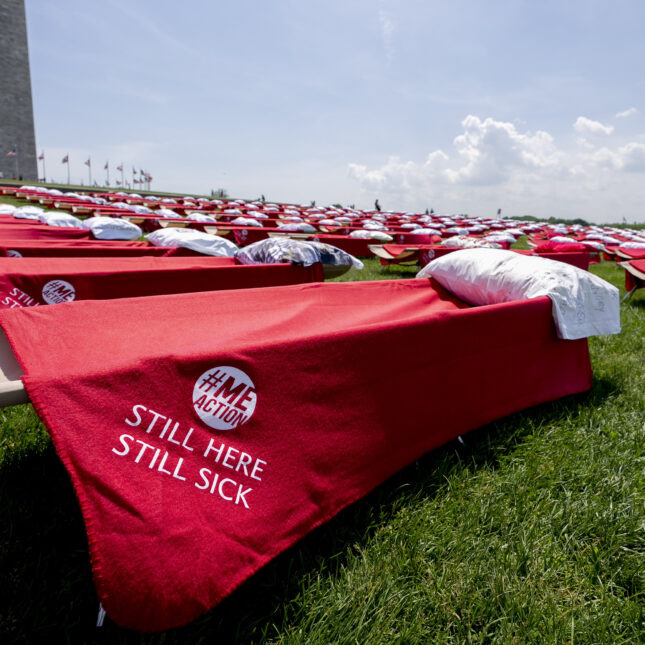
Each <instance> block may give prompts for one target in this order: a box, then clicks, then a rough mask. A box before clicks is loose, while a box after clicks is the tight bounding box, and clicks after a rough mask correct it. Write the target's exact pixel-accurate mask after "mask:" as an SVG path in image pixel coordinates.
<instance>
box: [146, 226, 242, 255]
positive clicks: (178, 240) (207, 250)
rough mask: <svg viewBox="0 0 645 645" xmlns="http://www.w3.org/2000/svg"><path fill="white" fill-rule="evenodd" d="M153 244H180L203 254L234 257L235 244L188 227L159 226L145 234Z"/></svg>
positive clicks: (170, 245)
mask: <svg viewBox="0 0 645 645" xmlns="http://www.w3.org/2000/svg"><path fill="white" fill-rule="evenodd" d="M146 239H147V240H148V242H150V244H152V245H153V246H168V247H178V246H181V247H183V248H185V249H190V250H191V251H195V252H196V253H202V254H203V255H212V256H215V257H229V258H232V257H235V254H236V252H237V250H238V249H237V246H236V245H235V244H233V242H230V241H229V240H225V239H224V238H223V237H219V235H211V234H210V233H202V232H201V231H195V230H193V229H190V228H174V227H172V228H160V229H158V230H156V231H153V232H152V233H149V234H148V235H147V236H146Z"/></svg>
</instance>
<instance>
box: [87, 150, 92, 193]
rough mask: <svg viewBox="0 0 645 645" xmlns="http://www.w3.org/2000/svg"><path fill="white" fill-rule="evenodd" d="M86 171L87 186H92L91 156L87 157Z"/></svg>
mask: <svg viewBox="0 0 645 645" xmlns="http://www.w3.org/2000/svg"><path fill="white" fill-rule="evenodd" d="M87 171H88V173H89V177H90V181H89V183H88V186H89V187H90V188H91V187H92V159H91V157H88V158H87Z"/></svg>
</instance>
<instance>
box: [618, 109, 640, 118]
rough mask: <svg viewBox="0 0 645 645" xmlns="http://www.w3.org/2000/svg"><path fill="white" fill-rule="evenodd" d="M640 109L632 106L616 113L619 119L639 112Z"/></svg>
mask: <svg viewBox="0 0 645 645" xmlns="http://www.w3.org/2000/svg"><path fill="white" fill-rule="evenodd" d="M637 113H638V110H637V109H636V108H635V107H630V108H629V109H627V110H625V111H624V112H619V113H618V114H617V115H616V118H617V119H624V118H625V117H627V116H632V114H637Z"/></svg>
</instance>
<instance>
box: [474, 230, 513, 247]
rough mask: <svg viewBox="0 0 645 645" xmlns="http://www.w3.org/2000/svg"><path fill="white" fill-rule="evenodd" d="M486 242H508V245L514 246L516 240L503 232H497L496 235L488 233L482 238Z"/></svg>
mask: <svg viewBox="0 0 645 645" xmlns="http://www.w3.org/2000/svg"><path fill="white" fill-rule="evenodd" d="M482 239H483V240H486V242H508V243H509V244H515V242H516V240H515V237H514V236H513V235H511V234H510V233H507V232H505V231H499V232H497V233H489V234H488V235H486V236H484V237H483V238H482Z"/></svg>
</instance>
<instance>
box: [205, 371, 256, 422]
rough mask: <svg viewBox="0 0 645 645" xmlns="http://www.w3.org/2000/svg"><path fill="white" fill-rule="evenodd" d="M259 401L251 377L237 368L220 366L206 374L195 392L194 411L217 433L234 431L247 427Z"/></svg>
mask: <svg viewBox="0 0 645 645" xmlns="http://www.w3.org/2000/svg"><path fill="white" fill-rule="evenodd" d="M257 400H258V397H257V393H256V391H255V385H254V384H253V381H252V380H251V379H250V378H249V376H248V374H246V373H245V372H243V371H242V370H239V369H237V367H231V366H230V365H218V366H217V367H212V368H211V369H209V370H208V371H206V372H204V373H203V374H202V375H201V376H200V377H199V378H198V379H197V381H196V382H195V387H194V388H193V407H194V408H195V412H197V414H198V416H199V418H200V419H201V420H202V421H203V422H204V423H205V424H206V425H207V426H210V427H211V428H214V429H215V430H234V429H235V428H237V427H238V426H241V425H242V424H243V423H246V422H247V421H248V420H249V419H250V418H251V416H252V415H253V412H254V411H255V404H256V403H257Z"/></svg>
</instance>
